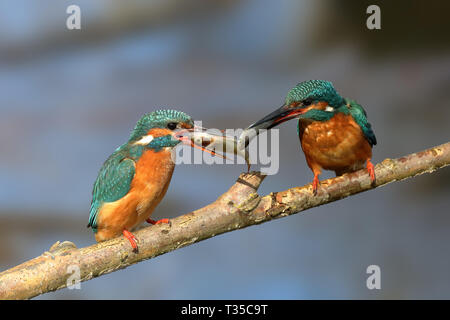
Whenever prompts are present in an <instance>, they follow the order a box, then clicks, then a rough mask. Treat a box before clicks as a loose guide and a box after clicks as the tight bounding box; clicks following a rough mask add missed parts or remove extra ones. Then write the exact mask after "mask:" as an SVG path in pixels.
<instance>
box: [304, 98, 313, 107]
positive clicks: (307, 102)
mask: <svg viewBox="0 0 450 320" xmlns="http://www.w3.org/2000/svg"><path fill="white" fill-rule="evenodd" d="M311 103H312V99H305V100H303V101H302V105H304V106H309V105H310V104H311Z"/></svg>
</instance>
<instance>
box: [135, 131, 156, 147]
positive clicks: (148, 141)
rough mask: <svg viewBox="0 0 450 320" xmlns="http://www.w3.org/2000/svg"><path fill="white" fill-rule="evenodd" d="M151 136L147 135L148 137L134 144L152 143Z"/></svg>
mask: <svg viewBox="0 0 450 320" xmlns="http://www.w3.org/2000/svg"><path fill="white" fill-rule="evenodd" d="M152 140H153V136H152V135H151V134H149V135H148V136H143V137H142V138H141V139H140V140H138V141H136V142H135V143H134V144H141V145H147V144H149V143H150V142H152Z"/></svg>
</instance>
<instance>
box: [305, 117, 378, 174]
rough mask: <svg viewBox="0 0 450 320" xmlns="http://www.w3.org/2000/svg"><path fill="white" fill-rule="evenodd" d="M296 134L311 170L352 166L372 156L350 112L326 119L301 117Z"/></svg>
mask: <svg viewBox="0 0 450 320" xmlns="http://www.w3.org/2000/svg"><path fill="white" fill-rule="evenodd" d="M299 136H300V141H301V145H302V149H303V151H304V153H305V157H306V161H307V162H308V165H309V167H310V168H311V169H313V171H314V168H316V170H319V171H320V168H324V169H327V170H334V171H342V170H344V171H345V170H346V169H349V170H351V169H352V168H353V167H354V170H356V169H358V168H359V167H361V166H362V165H364V162H365V161H366V160H367V159H370V158H371V157H372V148H371V146H370V144H369V143H368V142H367V140H366V139H365V137H364V135H363V132H362V131H361V128H360V127H359V126H358V124H357V123H356V122H355V121H354V120H353V117H352V116H351V115H346V114H343V113H338V114H336V115H335V116H334V117H333V118H331V119H330V120H328V121H313V122H311V121H302V120H301V121H300V123H299ZM317 168H318V169H317Z"/></svg>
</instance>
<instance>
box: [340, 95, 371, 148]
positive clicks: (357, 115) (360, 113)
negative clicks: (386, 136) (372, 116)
mask: <svg viewBox="0 0 450 320" xmlns="http://www.w3.org/2000/svg"><path fill="white" fill-rule="evenodd" d="M347 103H348V104H349V105H350V114H351V115H352V117H353V119H355V122H356V123H357V124H358V125H359V126H360V127H361V130H362V132H363V133H364V136H365V137H366V139H367V141H368V142H369V143H370V145H371V146H374V145H376V144H377V138H376V137H375V133H374V132H373V130H372V126H371V124H370V123H369V122H368V121H367V113H366V111H365V110H364V108H363V107H362V106H361V105H359V104H358V103H357V102H356V101H353V100H347Z"/></svg>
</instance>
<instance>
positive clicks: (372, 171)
mask: <svg viewBox="0 0 450 320" xmlns="http://www.w3.org/2000/svg"><path fill="white" fill-rule="evenodd" d="M366 167H367V171H368V172H369V175H370V180H371V181H372V183H373V182H375V167H374V165H373V164H372V162H370V160H367V166H366Z"/></svg>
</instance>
